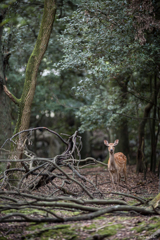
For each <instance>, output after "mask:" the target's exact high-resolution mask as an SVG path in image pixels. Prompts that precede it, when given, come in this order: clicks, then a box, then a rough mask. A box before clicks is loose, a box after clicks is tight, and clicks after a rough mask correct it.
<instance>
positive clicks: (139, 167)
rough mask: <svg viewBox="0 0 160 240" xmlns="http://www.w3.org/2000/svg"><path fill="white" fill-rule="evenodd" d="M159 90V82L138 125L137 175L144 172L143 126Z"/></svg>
mask: <svg viewBox="0 0 160 240" xmlns="http://www.w3.org/2000/svg"><path fill="white" fill-rule="evenodd" d="M159 89H160V82H158V84H157V88H156V91H154V92H153V95H152V98H151V101H150V103H148V104H147V105H146V106H145V108H144V114H143V120H142V121H141V123H140V125H139V145H138V150H137V163H136V171H137V173H139V172H143V170H144V162H143V158H144V140H145V126H146V123H147V120H148V117H149V114H150V111H151V109H152V107H153V105H154V100H155V94H156V95H158V92H159Z"/></svg>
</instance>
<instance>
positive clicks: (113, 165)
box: [104, 139, 127, 190]
mask: <svg viewBox="0 0 160 240" xmlns="http://www.w3.org/2000/svg"><path fill="white" fill-rule="evenodd" d="M118 143H119V139H117V140H115V141H114V143H108V141H107V140H104V144H105V145H106V146H107V147H108V151H109V160H108V170H109V174H110V178H111V183H112V188H113V187H114V188H115V190H116V187H115V183H114V176H116V178H117V182H118V186H119V185H120V178H121V173H122V172H123V174H124V178H125V183H126V185H127V173H126V164H127V158H126V156H125V155H124V154H123V153H122V152H118V153H114V150H115V146H116V145H117V144H118Z"/></svg>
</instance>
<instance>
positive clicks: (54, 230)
mask: <svg viewBox="0 0 160 240" xmlns="http://www.w3.org/2000/svg"><path fill="white" fill-rule="evenodd" d="M80 171H81V174H82V175H84V176H85V177H87V178H88V179H90V180H92V181H93V182H94V183H95V184H96V186H97V188H98V189H99V190H100V191H101V192H102V193H103V196H104V198H107V199H115V198H118V199H120V200H126V197H125V196H115V195H114V194H113V193H111V192H112V191H113V189H112V186H111V182H110V179H109V173H108V170H107V169H106V168H104V167H103V166H100V165H98V166H97V167H93V168H83V169H81V170H80ZM127 172H128V186H129V188H130V192H129V191H128V190H127V189H126V188H125V184H123V183H122V184H121V187H120V192H122V193H129V194H132V195H135V196H140V197H141V198H145V199H148V200H151V199H152V198H154V197H155V196H156V195H157V194H158V182H159V180H158V177H157V175H154V174H152V173H150V172H148V173H147V179H146V180H144V176H143V174H141V173H140V174H139V175H137V174H136V171H135V166H128V169H127ZM41 191H43V194H44V191H48V188H47V187H43V189H41ZM130 201H133V199H130ZM127 202H128V199H127ZM0 216H1V215H0ZM158 229H160V216H158V215H152V216H150V215H145V216H144V215H141V214H137V213H136V212H116V213H110V214H104V215H102V216H100V217H97V218H95V219H93V220H87V221H77V222H67V223H64V224H55V223H54V224H53V223H47V222H45V223H40V224H34V223H23V222H22V223H15V222H12V223H1V224H0V240H5V239H7V240H10V239H11V240H13V239H16V240H20V239H29V240H31V239H33V240H41V239H48V240H74V239H75V240H91V239H92V240H96V239H97V240H98V239H109V240H115V239H117V240H118V239H125V240H127V239H128V240H134V239H136V240H141V239H142V240H143V239H145V240H147V239H152V240H158V239H160V237H156V236H154V237H151V236H152V234H154V232H155V231H157V230H158Z"/></svg>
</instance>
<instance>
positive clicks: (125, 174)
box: [123, 167, 127, 185]
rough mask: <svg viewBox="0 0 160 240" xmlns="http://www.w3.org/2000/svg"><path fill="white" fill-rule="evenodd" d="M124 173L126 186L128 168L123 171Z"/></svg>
mask: <svg viewBox="0 0 160 240" xmlns="http://www.w3.org/2000/svg"><path fill="white" fill-rule="evenodd" d="M123 173H124V179H125V183H126V185H127V172H126V167H125V168H124V169H123Z"/></svg>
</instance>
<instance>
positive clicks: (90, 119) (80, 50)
mask: <svg viewBox="0 0 160 240" xmlns="http://www.w3.org/2000/svg"><path fill="white" fill-rule="evenodd" d="M130 7H131V6H130V5H129V4H128V3H127V1H124V0H121V1H101V2H93V1H85V0H83V1H81V4H80V5H79V8H78V9H77V11H75V12H74V13H73V14H72V16H69V17H66V18H63V19H60V21H61V22H64V21H65V22H67V23H68V24H67V26H66V29H65V30H64V34H63V35H59V36H58V37H59V42H61V44H62V47H63V52H64V57H63V60H61V61H60V62H59V63H58V64H57V65H56V67H57V68H58V69H60V70H63V71H64V70H73V71H79V72H81V73H82V77H81V78H80V80H79V81H78V84H77V86H75V87H74V90H75V91H76V96H78V97H83V98H84V99H85V101H84V106H82V107H81V108H80V109H79V111H77V117H78V118H80V119H81V123H82V125H81V127H80V130H81V131H85V130H92V129H95V128H104V127H107V126H110V125H111V124H113V123H114V122H115V125H117V124H118V122H120V121H121V120H122V119H123V116H124V115H127V116H128V117H130V115H132V116H133V115H134V116H135V117H137V116H138V117H140V115H137V113H138V114H139V111H138V109H140V107H141V110H142V109H143V106H144V104H146V102H147V101H149V95H150V88H149V87H148V86H149V81H150V80H149V76H151V75H152V74H153V73H154V72H155V66H156V64H157V63H158V61H159V60H158V61H157V55H156V53H157V52H159V44H158V41H159V37H157V38H153V37H152V34H150V36H149V37H148V40H147V41H146V43H145V44H144V45H142V44H141V41H140V40H139V39H138V40H135V36H136V29H135V27H134V15H133V12H132V11H131V9H130ZM144 86H145V88H144ZM125 88H126V90H125V91H126V94H127V92H130V93H131V95H129V94H127V96H125V98H124V94H123V92H124V89H125ZM144 100H145V101H144ZM135 102H136V104H137V105H136V106H135V104H133V103H135ZM137 106H138V107H137ZM140 114H141V112H140Z"/></svg>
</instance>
